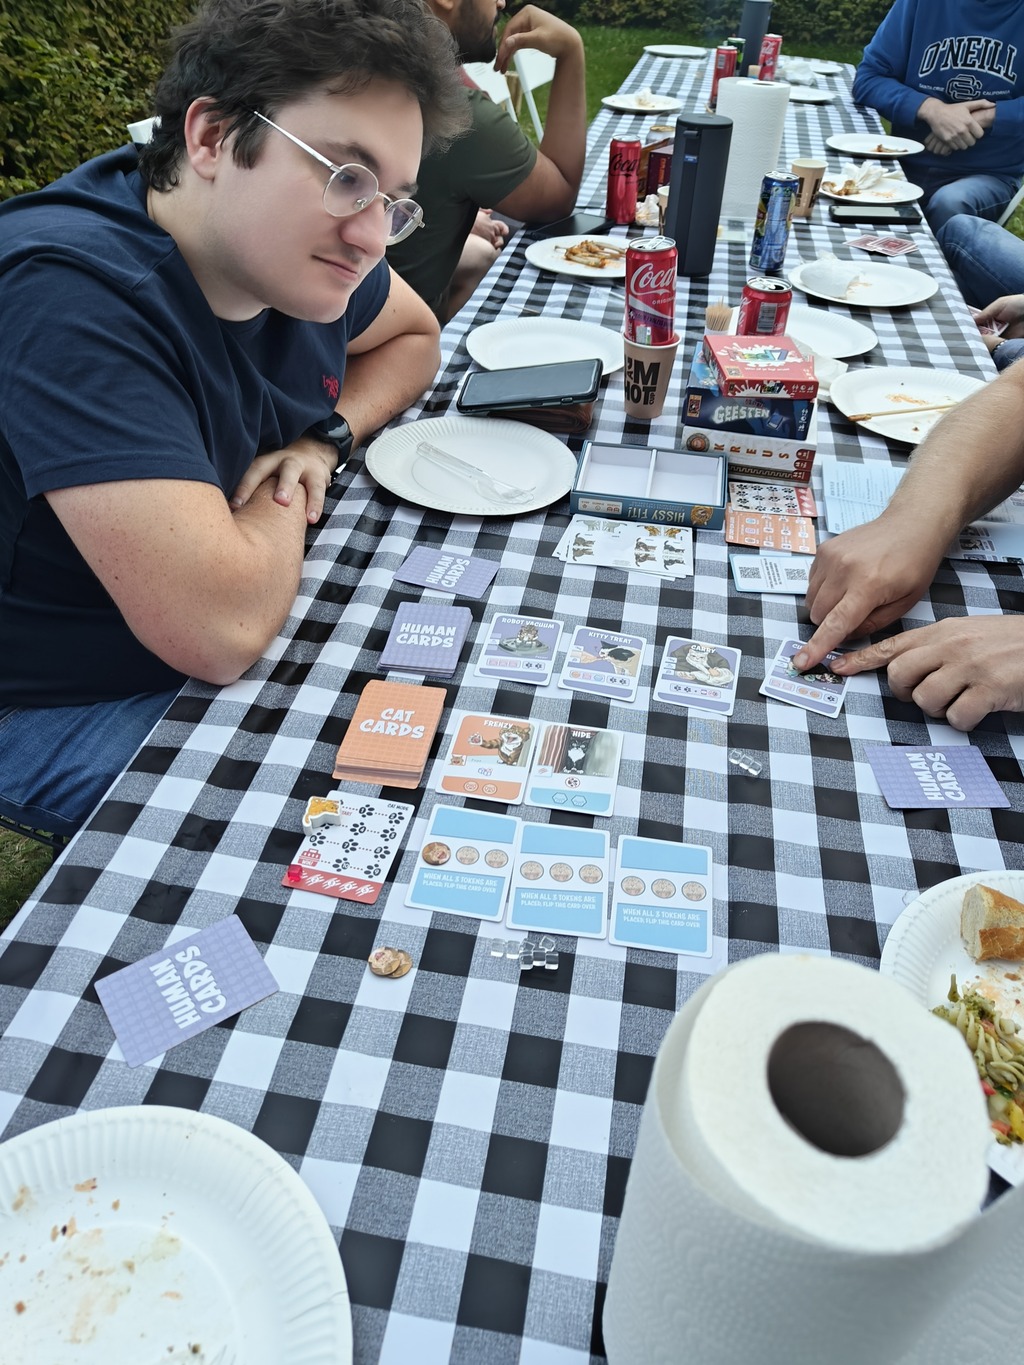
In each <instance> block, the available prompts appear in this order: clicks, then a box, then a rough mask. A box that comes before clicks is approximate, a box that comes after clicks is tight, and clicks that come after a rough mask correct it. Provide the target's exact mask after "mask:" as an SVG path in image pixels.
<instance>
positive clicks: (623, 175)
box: [604, 137, 641, 223]
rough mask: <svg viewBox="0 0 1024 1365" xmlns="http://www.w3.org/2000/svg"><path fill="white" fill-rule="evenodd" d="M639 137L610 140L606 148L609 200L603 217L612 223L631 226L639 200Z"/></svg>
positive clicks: (606, 202)
mask: <svg viewBox="0 0 1024 1365" xmlns="http://www.w3.org/2000/svg"><path fill="white" fill-rule="evenodd" d="M640 149H641V142H640V139H639V138H638V137H636V138H631V137H613V138H612V142H611V146H610V147H609V149H608V198H607V200H606V201H605V210H604V211H605V216H606V217H607V218H610V219H611V221H612V222H613V223H632V221H633V219H634V218H635V217H636V203H637V199H638V198H639V197H640Z"/></svg>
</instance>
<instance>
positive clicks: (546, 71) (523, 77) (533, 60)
mask: <svg viewBox="0 0 1024 1365" xmlns="http://www.w3.org/2000/svg"><path fill="white" fill-rule="evenodd" d="M512 61H513V64H514V65H515V68H516V75H517V76H518V77H519V84H520V86H521V87H522V91H523V99H524V100H525V101H526V107H527V109H529V111H530V117H531V118H532V119H533V126H534V128H536V130H537V137H538V138H542V137H543V136H544V124H543V123H542V122H541V117H540V114H539V112H538V110H537V101H536V100H535V99H534V98H533V92H534V91H535V90H536V89H537V87H538V86H539V85H547V84H549V82H550V81H551V80H552V79H553V78H554V74H555V59H554V57H549V56H548V54H547V53H546V52H538V51H537V49H536V48H532V47H524V48H523V49H522V51H520V52H514V53H513V54H512Z"/></svg>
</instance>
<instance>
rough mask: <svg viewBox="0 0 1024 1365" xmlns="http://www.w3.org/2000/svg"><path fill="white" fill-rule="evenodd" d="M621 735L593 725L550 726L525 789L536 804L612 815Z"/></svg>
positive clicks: (535, 755) (544, 730)
mask: <svg viewBox="0 0 1024 1365" xmlns="http://www.w3.org/2000/svg"><path fill="white" fill-rule="evenodd" d="M621 756H622V736H621V735H619V734H616V733H615V731H614V730H600V729H595V728H593V727H591V726H589V725H557V724H548V725H545V726H544V728H543V730H542V731H541V733H540V738H539V739H538V740H537V748H536V751H535V754H534V760H533V768H532V769H531V770H530V779H529V783H528V785H527V790H526V800H527V801H528V802H529V804H530V805H531V806H548V807H550V808H551V809H552V810H577V811H589V812H590V814H591V815H611V814H612V811H613V809H614V807H615V790H616V787H617V785H618V776H619V760H620V758H621Z"/></svg>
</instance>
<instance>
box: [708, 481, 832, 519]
mask: <svg viewBox="0 0 1024 1365" xmlns="http://www.w3.org/2000/svg"><path fill="white" fill-rule="evenodd" d="M729 505H730V506H731V507H734V508H735V509H736V511H737V512H775V513H781V514H782V515H784V516H791V517H793V516H799V517H816V516H817V515H818V505H817V503H816V502H815V501H814V494H813V493H812V492H811V490H810V489H809V488H794V487H793V486H792V485H791V484H788V483H730V484H729Z"/></svg>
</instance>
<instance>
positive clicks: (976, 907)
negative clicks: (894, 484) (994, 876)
mask: <svg viewBox="0 0 1024 1365" xmlns="http://www.w3.org/2000/svg"><path fill="white" fill-rule="evenodd" d="M960 932H961V934H962V935H963V938H964V944H965V945H966V947H967V951H968V953H970V955H971V957H973V958H974V960H975V962H984V961H985V960H986V958H990V957H1002V958H1006V959H1007V960H1009V961H1011V962H1019V961H1021V959H1024V905H1022V904H1021V902H1020V901H1015V900H1014V899H1013V897H1012V896H1006V895H1004V894H1003V892H1002V891H995V890H994V889H993V888H992V887H991V886H972V887H971V889H970V890H969V891H968V892H967V894H966V895H965V896H964V907H963V909H962V910H961V912H960Z"/></svg>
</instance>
